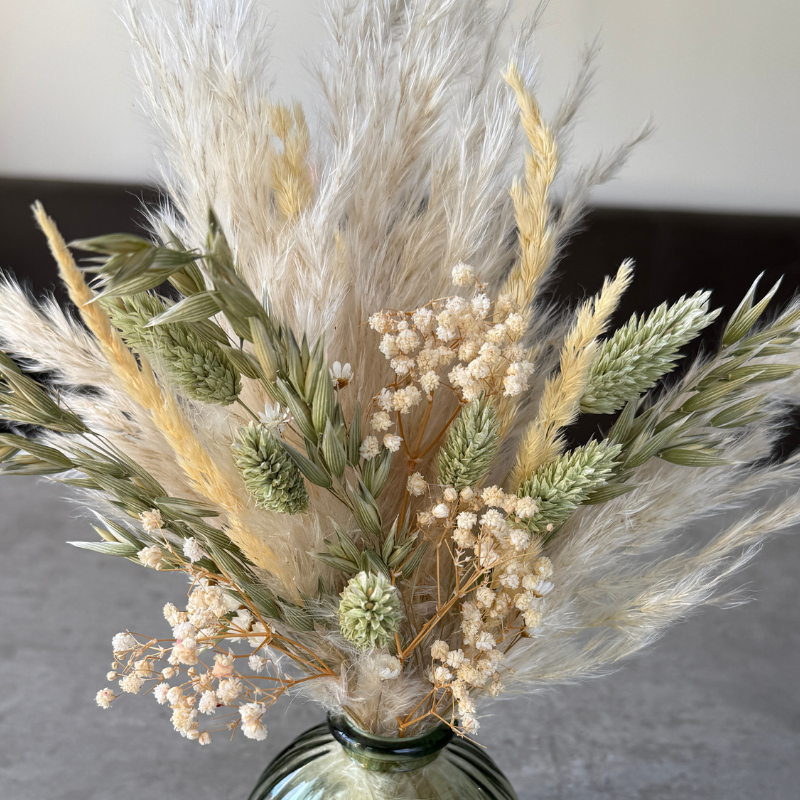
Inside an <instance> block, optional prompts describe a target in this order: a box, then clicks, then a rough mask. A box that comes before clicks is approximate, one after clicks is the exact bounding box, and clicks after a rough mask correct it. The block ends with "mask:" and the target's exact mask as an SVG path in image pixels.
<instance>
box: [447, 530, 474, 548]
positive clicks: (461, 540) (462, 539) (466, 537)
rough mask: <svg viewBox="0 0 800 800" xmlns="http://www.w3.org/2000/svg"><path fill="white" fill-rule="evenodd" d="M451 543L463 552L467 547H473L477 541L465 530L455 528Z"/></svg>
mask: <svg viewBox="0 0 800 800" xmlns="http://www.w3.org/2000/svg"><path fill="white" fill-rule="evenodd" d="M453 541H454V542H455V543H456V545H457V546H458V547H460V548H461V549H462V550H463V549H464V548H467V547H474V546H475V544H476V543H477V541H478V540H477V539H476V538H475V537H474V536H473V535H472V533H471V532H470V531H468V530H467V529H466V528H455V529H454V530H453Z"/></svg>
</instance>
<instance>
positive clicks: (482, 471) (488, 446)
mask: <svg viewBox="0 0 800 800" xmlns="http://www.w3.org/2000/svg"><path fill="white" fill-rule="evenodd" d="M499 441H500V437H499V426H498V423H497V410H496V409H495V407H494V406H493V405H492V404H491V402H489V401H488V400H487V399H486V398H485V397H481V398H479V399H478V400H474V401H473V402H472V403H470V404H469V405H466V406H464V407H463V408H462V409H461V412H460V413H459V415H458V416H457V417H456V419H455V422H453V424H452V425H451V426H450V430H449V432H448V434H447V441H445V443H444V445H442V449H441V450H440V451H439V482H440V483H441V484H442V485H443V486H452V487H453V488H454V489H456V491H461V489H466V488H467V486H474V485H475V484H476V483H478V481H479V480H480V479H481V478H483V476H484V475H486V473H487V472H488V471H489V468H490V467H491V465H492V461H493V459H494V457H495V454H496V453H497V446H498V443H499Z"/></svg>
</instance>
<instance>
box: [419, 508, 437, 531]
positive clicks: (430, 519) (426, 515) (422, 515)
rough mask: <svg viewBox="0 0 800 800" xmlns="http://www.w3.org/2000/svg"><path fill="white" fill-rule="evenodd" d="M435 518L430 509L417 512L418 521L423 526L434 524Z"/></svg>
mask: <svg viewBox="0 0 800 800" xmlns="http://www.w3.org/2000/svg"><path fill="white" fill-rule="evenodd" d="M434 519H435V518H434V516H433V514H431V512H430V511H420V512H419V514H417V522H418V523H419V524H420V525H421V526H422V527H423V528H427V527H428V525H432V524H433V523H434Z"/></svg>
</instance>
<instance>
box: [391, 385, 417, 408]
mask: <svg viewBox="0 0 800 800" xmlns="http://www.w3.org/2000/svg"><path fill="white" fill-rule="evenodd" d="M421 401H422V392H421V391H420V390H419V389H418V388H417V387H416V386H414V385H413V384H412V385H411V386H406V388H405V389H398V390H397V391H396V392H395V393H394V398H393V400H392V404H393V405H394V408H395V410H396V411H399V412H400V413H401V414H408V413H409V412H410V411H411V409H412V408H414V407H415V406H417V405H419V403H420V402H421Z"/></svg>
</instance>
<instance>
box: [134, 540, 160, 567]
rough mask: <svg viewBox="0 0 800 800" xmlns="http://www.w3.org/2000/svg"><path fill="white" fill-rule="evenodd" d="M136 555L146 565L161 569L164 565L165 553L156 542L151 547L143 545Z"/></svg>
mask: <svg viewBox="0 0 800 800" xmlns="http://www.w3.org/2000/svg"><path fill="white" fill-rule="evenodd" d="M136 557H137V558H138V559H139V561H141V562H142V564H143V565H144V566H145V567H150V568H151V569H161V567H162V566H163V563H162V561H163V559H164V554H163V553H162V552H161V548H160V547H159V546H158V545H156V544H154V545H151V546H150V547H143V548H142V549H141V550H140V551H139V552H138V553H137V554H136Z"/></svg>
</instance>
